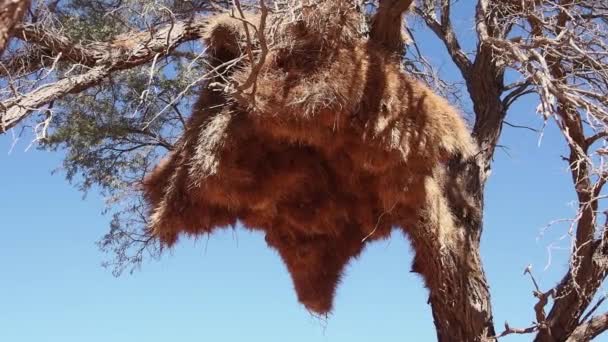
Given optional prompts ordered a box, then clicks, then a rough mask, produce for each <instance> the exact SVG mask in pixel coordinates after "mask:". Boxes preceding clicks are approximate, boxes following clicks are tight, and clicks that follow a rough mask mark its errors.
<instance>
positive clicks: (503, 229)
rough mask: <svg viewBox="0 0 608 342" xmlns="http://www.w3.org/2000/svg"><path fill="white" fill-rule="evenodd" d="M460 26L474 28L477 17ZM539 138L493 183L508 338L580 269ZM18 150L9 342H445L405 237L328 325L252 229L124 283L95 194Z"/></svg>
mask: <svg viewBox="0 0 608 342" xmlns="http://www.w3.org/2000/svg"><path fill="white" fill-rule="evenodd" d="M454 22H455V25H457V26H458V27H459V28H460V29H461V32H465V34H466V30H470V29H469V27H471V26H470V23H469V22H468V21H467V20H461V21H459V20H454ZM423 38H425V43H424V44H425V45H426V47H425V48H426V50H425V51H426V52H427V54H428V55H430V56H431V59H432V60H433V61H434V62H435V64H436V65H441V66H442V68H443V73H444V75H447V76H448V77H456V76H455V73H454V71H453V69H452V67H451V62H449V60H448V59H447V58H446V57H445V56H444V55H442V52H441V51H442V50H441V46H440V45H439V44H438V43H437V41H436V40H433V38H432V37H431V36H428V37H427V36H423ZM427 38H428V41H426V39H427ZM467 43H468V45H471V44H474V42H467ZM535 107H536V103H535V102H534V99H533V98H528V99H525V100H524V101H521V102H520V103H518V104H517V105H516V106H515V107H514V108H513V109H512V110H511V112H510V115H509V119H508V120H509V121H510V122H512V123H515V124H526V125H530V126H533V127H536V128H539V127H541V124H542V122H541V121H540V120H539V119H538V118H537V116H536V115H535V110H534V109H535ZM538 141H539V136H538V134H535V133H532V132H529V131H526V130H521V129H513V128H509V127H505V130H504V134H503V137H502V139H501V142H500V143H501V145H503V146H505V148H504V149H502V148H501V149H499V150H498V151H497V153H496V161H495V163H494V170H493V173H492V175H491V177H490V180H489V182H488V185H487V192H486V210H485V232H484V235H483V239H482V258H483V262H484V266H485V269H486V272H487V276H488V280H489V283H490V287H491V293H492V303H493V307H494V318H495V323H496V325H497V328H498V330H500V329H501V328H502V325H503V323H504V322H505V321H508V322H509V323H510V324H511V325H512V326H516V327H527V326H528V325H530V323H531V322H532V321H533V320H534V312H533V308H532V306H533V305H534V303H535V300H534V297H533V296H532V289H533V286H532V283H531V281H530V280H529V278H527V277H524V276H523V275H522V273H523V270H524V268H525V267H526V266H527V265H528V264H532V265H533V270H534V274H535V276H536V277H537V280H538V281H539V283H540V285H541V287H543V289H548V288H549V287H551V286H553V285H554V283H555V282H556V281H557V280H558V279H560V278H561V276H562V275H563V273H564V271H565V270H566V266H567V264H566V256H567V253H566V251H565V250H564V249H566V248H567V247H568V243H569V241H568V240H567V239H560V238H561V237H562V236H563V235H564V234H565V233H566V230H567V227H564V226H563V225H555V226H553V227H552V228H550V229H548V230H543V227H545V226H546V225H547V224H548V223H549V222H551V221H552V220H555V219H561V218H568V217H571V216H572V214H573V213H574V209H573V207H572V200H573V193H572V191H571V184H570V178H569V175H568V173H567V171H566V164H565V163H564V162H562V161H561V159H560V155H561V154H563V152H564V143H563V140H562V139H561V137H560V136H559V132H557V130H556V129H555V127H554V125H552V124H549V125H548V126H547V128H546V129H545V132H544V136H543V139H542V143H541V144H540V146H539V144H538ZM12 143H13V139H12V137H11V135H10V134H9V135H2V136H0V165H1V167H0V189H2V190H1V191H2V193H1V195H0V217H1V220H0V233H1V234H2V237H1V238H0V272H1V276H0V341H25V342H29V341H32V342H34V341H36V342H38V341H57V342H59V341H61V342H71V341H83V340H85V341H91V342H94V341H104V342H105V341H119V342H120V341H148V342H154V341H163V342H164V341H167V340H177V341H202V340H208V341H242V340H243V339H247V340H249V341H264V342H274V341H276V342H279V341H281V342H282V341H294V342H297V341H332V342H333V341H349V342H358V341H365V342H368V341H385V342H390V341H400V342H402V341H433V340H435V332H434V327H433V323H432V317H431V313H430V310H429V308H428V306H427V304H426V301H427V291H426V290H425V289H424V288H423V285H422V281H421V279H420V278H419V276H417V275H415V274H412V273H410V272H409V269H410V263H411V261H412V256H411V253H410V247H409V245H408V243H407V241H406V239H405V238H404V237H403V236H401V235H400V234H398V233H395V234H394V235H393V237H392V239H390V240H387V241H383V242H376V243H374V244H372V245H370V246H369V247H368V249H367V250H366V251H365V252H364V253H363V255H362V256H361V257H360V258H359V259H357V260H355V261H353V262H352V263H351V265H350V266H349V268H348V270H347V272H346V275H345V277H344V279H343V281H342V284H341V286H340V287H339V289H338V293H337V298H336V302H335V309H334V312H333V313H332V315H330V316H329V317H328V318H327V319H320V318H318V317H313V316H311V315H310V314H309V313H308V312H307V311H306V310H305V309H304V308H303V307H302V306H301V305H300V304H298V303H297V300H296V297H295V293H294V291H293V289H292V284H291V280H290V279H289V276H288V274H287V271H286V269H285V267H284V265H283V264H282V262H281V260H280V258H279V257H278V255H277V253H276V252H274V251H272V250H269V249H268V248H267V247H266V244H265V242H264V239H263V236H261V235H260V234H256V233H251V232H247V231H245V230H243V229H238V230H236V231H230V230H227V231H223V232H220V233H217V234H215V235H213V236H212V237H211V238H210V239H209V241H207V240H206V239H201V240H198V241H188V240H182V241H181V242H180V244H179V245H178V246H177V247H176V248H175V249H174V250H173V251H171V252H170V253H168V254H166V255H165V256H164V257H163V258H162V259H161V260H160V261H158V262H157V261H151V262H148V263H146V264H144V266H143V268H142V269H141V270H140V271H137V272H135V273H134V274H133V275H128V274H126V275H123V276H122V277H119V278H114V277H113V276H112V275H111V273H110V271H109V270H106V269H103V268H102V267H101V266H100V264H101V262H102V261H103V260H104V259H105V258H107V257H108V256H106V255H103V254H101V253H100V252H99V251H98V250H97V248H96V246H95V244H94V243H95V242H96V241H97V240H98V239H99V238H100V237H101V236H102V235H103V234H104V232H105V231H106V229H107V227H108V221H109V217H105V216H102V215H101V211H102V209H103V206H104V203H103V199H102V198H100V197H99V195H98V194H96V193H94V192H93V193H90V194H89V195H88V196H87V197H86V198H83V196H82V193H79V192H78V191H77V190H75V189H74V188H73V187H71V186H70V185H69V184H68V183H67V182H66V181H65V180H64V179H63V177H62V175H61V173H59V174H55V175H51V170H53V169H55V168H57V167H59V166H60V165H61V158H62V153H61V152H59V153H48V152H41V151H37V150H35V149H30V150H29V151H25V149H26V147H27V145H28V144H29V141H18V142H17V144H16V146H15V148H14V149H12V152H10V153H9V151H11V145H12ZM543 231H544V234H541V232H543ZM549 260H551V262H550V263H548V261H549ZM530 339H531V336H529V335H528V336H513V337H508V338H505V339H504V340H505V341H529V340H530ZM598 340H599V341H608V338H607V337H603V338H599V339H598Z"/></svg>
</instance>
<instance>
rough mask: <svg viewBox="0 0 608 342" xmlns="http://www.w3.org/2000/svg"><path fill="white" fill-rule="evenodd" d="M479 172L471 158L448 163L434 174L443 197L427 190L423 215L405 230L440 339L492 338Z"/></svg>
mask: <svg viewBox="0 0 608 342" xmlns="http://www.w3.org/2000/svg"><path fill="white" fill-rule="evenodd" d="M481 170H482V168H481V166H480V165H479V164H478V162H477V161H475V160H473V159H472V160H468V161H461V160H453V161H451V162H450V163H449V165H448V168H447V170H446V171H445V173H444V174H443V175H441V176H440V177H438V179H440V182H441V183H443V184H437V185H438V188H439V189H441V191H440V193H443V195H438V196H437V193H435V194H429V197H430V198H432V199H431V200H430V201H429V202H428V203H427V207H428V208H427V210H426V214H425V215H424V216H425V217H424V218H423V219H422V220H421V222H420V223H419V225H418V226H417V227H416V228H415V229H413V230H412V231H410V236H411V239H412V244H413V246H414V249H415V250H416V257H415V260H414V265H413V271H414V272H417V273H421V274H422V275H423V277H424V278H425V282H426V286H427V287H428V288H429V290H430V296H429V302H430V304H431V307H432V310H433V318H434V321H435V327H436V329H437V338H438V341H441V342H444V341H494V340H495V338H494V336H495V335H496V334H495V331H494V324H493V318H492V308H491V303H490V293H489V288H488V284H487V281H486V277H485V274H484V271H483V267H482V264H481V258H480V255H479V243H480V237H481V231H482V215H481V214H482V206H483V177H482V171H481ZM436 178H437V177H436ZM430 187H431V188H432V187H433V185H432V184H431V186H430ZM428 188H429V186H428V185H427V189H428ZM427 191H428V190H427Z"/></svg>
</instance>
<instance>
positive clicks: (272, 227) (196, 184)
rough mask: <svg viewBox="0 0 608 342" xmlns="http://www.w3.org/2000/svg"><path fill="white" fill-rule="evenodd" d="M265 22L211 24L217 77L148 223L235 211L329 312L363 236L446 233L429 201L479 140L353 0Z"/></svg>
mask: <svg viewBox="0 0 608 342" xmlns="http://www.w3.org/2000/svg"><path fill="white" fill-rule="evenodd" d="M294 13H295V14H294ZM379 14H380V13H379ZM379 14H378V15H379ZM236 16H237V17H238V15H236ZM391 17H394V14H392V15H391ZM262 19H263V21H264V23H261V19H260V16H259V15H249V16H246V21H247V23H245V22H244V20H242V18H234V17H233V15H228V14H227V15H223V16H218V17H216V18H214V19H213V20H212V21H211V23H210V25H209V29H208V31H207V32H206V33H205V44H206V46H207V58H208V61H209V63H210V64H212V65H213V66H214V67H215V68H216V71H217V72H218V73H221V75H218V76H217V77H216V78H215V79H213V80H211V81H210V82H208V83H207V84H206V85H205V86H204V89H203V90H202V91H201V95H200V98H199V101H198V103H197V104H196V105H195V109H194V112H193V114H192V116H191V118H190V121H189V122H188V124H187V128H186V130H185V132H184V134H183V136H182V137H181V139H180V140H179V142H178V144H177V145H176V148H175V149H174V150H173V151H172V152H171V153H170V154H169V155H168V156H167V157H166V158H165V159H164V160H163V161H162V162H161V163H160V164H159V165H158V166H157V167H156V169H155V170H154V171H153V172H152V173H151V174H149V175H148V176H147V178H146V179H145V182H144V188H145V195H146V199H147V201H148V204H149V206H150V208H151V220H150V221H151V223H150V226H149V229H150V233H151V234H153V235H154V236H156V237H157V238H158V239H159V240H160V241H161V242H162V244H164V245H166V246H172V245H173V244H174V243H175V242H176V241H177V240H178V238H179V237H180V236H181V235H194V236H198V235H201V234H208V233H211V232H213V231H214V230H215V229H219V228H222V227H228V226H234V225H236V224H237V222H241V223H242V224H243V225H244V226H245V227H247V228H248V229H252V230H256V231H261V232H263V233H264V234H265V237H266V241H267V243H268V245H269V246H271V247H273V248H275V249H276V250H277V251H278V252H279V254H280V256H281V257H282V259H283V261H284V262H285V264H286V266H287V268H288V270H289V272H290V273H291V276H292V279H293V282H294V286H295V289H296V292H297V295H298V299H299V300H300V302H301V303H303V304H304V305H305V306H306V307H307V308H309V309H310V310H313V311H315V312H318V313H326V312H328V311H330V310H331V307H332V299H333V296H334V292H335V288H336V285H337V283H338V282H339V278H340V276H341V273H342V272H343V269H344V267H345V265H346V264H347V263H348V261H349V260H350V259H351V258H353V257H355V256H357V255H358V254H360V253H361V251H362V250H363V248H364V246H365V244H366V243H368V242H370V241H373V240H377V239H382V238H386V237H387V236H388V235H389V234H390V232H391V230H392V229H393V228H394V227H400V228H403V229H404V230H405V231H406V232H411V231H412V230H416V229H426V230H425V232H426V233H424V234H427V235H429V238H432V239H439V240H440V239H449V235H450V233H451V232H450V220H449V217H450V215H451V213H450V210H451V209H450V208H449V207H448V206H447V205H445V204H440V205H436V204H433V205H430V203H435V202H437V201H438V200H439V201H440V202H441V198H443V196H444V195H443V190H442V189H443V188H442V180H441V178H442V174H443V170H444V169H445V165H446V163H447V162H448V161H449V160H452V159H454V158H457V159H460V158H469V157H471V156H472V155H473V154H474V152H475V148H474V144H473V143H472V141H471V137H470V133H469V132H468V130H467V128H466V125H465V123H464V121H463V120H462V119H461V117H460V116H459V114H458V113H457V111H455V110H454V109H453V108H452V107H450V105H449V104H448V103H447V102H446V101H445V100H444V99H443V98H441V97H439V96H437V95H435V94H434V93H433V92H432V91H431V90H430V89H429V88H428V87H426V86H425V85H424V84H422V83H420V82H419V81H417V80H415V79H413V78H411V77H409V76H408V75H406V74H404V72H403V71H402V69H401V67H400V60H399V55H398V54H396V53H395V50H394V44H392V45H391V44H385V43H387V42H389V43H390V42H394V41H395V37H394V35H393V36H391V35H390V34H388V35H387V33H386V32H384V33H382V34H381V35H380V36H387V37H388V40H387V39H377V40H374V39H371V38H370V36H369V34H367V33H366V32H365V30H364V24H365V19H364V18H363V17H362V15H361V14H360V12H359V11H358V10H357V9H355V8H353V5H352V3H351V2H350V1H326V2H321V5H318V7H317V8H314V9H312V8H310V7H307V6H303V7H300V8H299V10H296V11H295V12H294V11H292V12H289V11H288V12H285V13H276V14H270V15H269V16H268V17H263V18H262ZM398 20H399V21H400V20H401V15H399V16H398ZM245 26H248V27H249V29H248V30H245V29H244V28H245ZM397 34H399V30H397ZM262 35H263V36H262ZM256 37H257V38H256ZM260 38H261V39H263V40H264V41H260ZM398 41H401V40H398ZM252 47H253V48H252ZM256 48H257V49H258V50H263V52H262V53H260V52H256ZM248 50H249V52H251V54H250V56H247V53H246V52H245V51H248ZM262 55H263V56H262ZM251 56H253V57H254V58H251ZM252 70H253V71H254V72H255V75H254V78H255V80H254V81H253V85H251V86H250V87H249V88H248V89H245V90H242V89H241V90H239V85H243V84H246V83H247V82H249V83H252ZM442 203H443V202H442ZM423 221H424V222H425V225H427V226H428V225H429V224H430V225H431V226H432V227H431V228H428V227H425V228H422V227H421V226H420V224H419V223H420V222H423ZM415 249H416V246H415Z"/></svg>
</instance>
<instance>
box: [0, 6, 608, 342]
mask: <svg viewBox="0 0 608 342" xmlns="http://www.w3.org/2000/svg"><path fill="white" fill-rule="evenodd" d="M410 2H411V1H405V0H404V1H399V0H392V1H391V0H384V1H380V2H379V4H378V3H377V2H374V1H365V2H360V8H361V11H363V12H365V13H367V14H368V15H369V16H373V15H374V14H375V13H377V14H378V15H377V16H376V17H374V20H371V24H370V25H371V29H370V37H371V38H370V39H382V38H381V37H380V38H379V37H378V35H377V34H376V32H378V31H375V29H376V28H378V27H381V26H387V27H390V28H394V29H395V30H397V31H398V30H399V28H400V26H401V18H400V16H397V17H394V16H391V15H388V16H383V15H381V14H382V11H383V10H385V11H386V12H384V13H389V14H390V13H393V12H392V11H397V12H399V11H400V10H401V9H404V8H407V7H408V6H409V4H410ZM8 3H9V4H10V3H12V2H10V1H9V2H8ZM256 3H257V2H254V3H253V4H252V5H251V6H253V7H257V6H256ZM283 3H285V2H281V1H277V6H279V5H281V4H283ZM298 3H299V2H297V1H296V2H293V3H292V4H298ZM260 4H264V3H263V2H260ZM2 5H3V3H2V2H0V10H1V9H2V8H3V7H2ZM315 5H316V3H314V2H313V3H312V6H315ZM241 6H242V7H248V6H246V4H240V3H239V1H234V2H228V1H204V0H200V1H180V0H174V1H171V0H166V1H154V2H152V1H144V0H134V1H129V2H128V4H126V5H125V4H122V3H120V2H119V3H113V2H111V1H103V0H96V1H80V0H66V1H54V2H50V3H49V4H44V3H41V2H39V3H36V4H33V5H32V8H31V11H30V14H29V15H28V17H27V18H26V22H25V23H23V24H21V25H18V26H16V27H15V28H14V29H13V31H12V32H13V34H12V35H13V36H14V37H15V38H18V39H19V40H20V42H19V43H18V44H15V46H14V47H11V48H10V49H8V50H7V51H6V52H5V57H4V59H3V60H2V66H3V68H1V69H0V76H1V77H2V82H3V86H4V88H3V89H2V91H1V93H0V96H2V102H1V103H2V108H3V111H2V112H1V120H0V132H6V131H7V130H10V129H16V128H18V127H26V126H27V125H28V124H33V125H34V127H33V132H34V133H35V139H36V141H37V142H38V143H39V144H40V146H41V147H42V148H49V149H58V148H65V149H67V151H68V156H67V158H66V160H65V166H66V170H67V177H68V179H69V180H74V181H76V182H77V184H78V185H79V186H80V187H81V188H82V189H83V190H86V189H88V188H90V187H91V186H94V185H95V186H99V187H100V188H101V189H102V191H103V192H104V193H105V194H106V195H108V197H109V198H111V199H112V203H113V204H114V205H113V207H112V209H111V211H112V215H113V220H112V224H111V227H110V231H109V232H108V234H107V235H106V236H105V237H104V238H103V239H102V241H100V246H101V248H102V249H105V250H108V251H110V252H113V253H114V255H115V259H114V261H113V265H114V266H115V267H116V268H115V270H116V271H117V272H120V271H122V270H124V269H125V268H128V267H130V266H131V265H134V264H137V263H139V262H141V260H142V258H143V257H144V256H146V255H150V256H152V257H155V256H158V255H160V253H161V252H162V248H161V246H160V245H159V241H158V240H157V239H155V238H154V237H153V236H150V235H149V234H147V232H146V230H145V228H144V227H145V225H146V220H147V212H146V208H145V205H144V203H143V202H142V199H141V193H140V191H139V189H138V188H137V184H139V182H141V180H142V179H143V176H144V175H145V174H146V173H148V172H149V171H150V170H151V168H152V166H153V165H154V164H155V163H156V162H157V161H158V158H159V157H160V156H161V155H162V154H164V152H166V151H169V150H172V149H173V148H174V143H175V141H176V139H177V137H178V136H179V135H180V133H181V131H182V130H183V128H184V125H185V123H186V115H184V113H186V112H187V111H188V108H189V106H190V104H191V101H192V98H193V96H194V95H195V93H196V88H197V87H196V86H197V85H199V84H201V83H204V82H205V81H206V80H208V79H210V78H211V76H210V75H212V73H211V71H212V70H213V67H210V66H209V65H208V63H209V62H208V61H206V60H205V58H202V57H203V55H201V54H200V50H201V46H200V44H198V43H196V41H197V40H198V39H199V38H201V37H202V36H203V34H204V31H205V27H206V26H207V25H208V24H209V21H210V20H211V18H213V16H214V15H215V14H216V13H219V12H222V11H225V10H227V9H232V11H235V13H239V10H238V9H239V8H240V7H241ZM235 7H236V10H235ZM270 8H272V6H271V7H270ZM277 8H278V7H277ZM4 13H11V14H12V13H18V12H4ZM132 13H137V14H138V15H137V16H133V15H132ZM472 15H473V16H474V17H475V32H476V43H477V44H476V47H475V48H474V50H473V51H471V52H468V51H465V50H464V49H463V47H462V44H461V41H460V40H459V39H460V37H459V35H458V34H457V32H455V29H454V27H453V25H452V22H451V16H452V3H451V2H450V1H448V0H437V1H433V0H421V1H419V2H417V3H416V6H415V7H414V9H413V12H412V13H411V16H412V19H413V21H414V22H415V21H421V22H423V23H424V25H425V26H426V28H428V29H429V30H430V31H432V32H433V33H434V34H435V35H436V36H437V37H438V38H439V39H440V40H441V41H442V42H443V43H444V46H445V48H446V50H447V52H448V54H449V55H450V57H451V58H452V60H453V62H454V64H455V65H456V67H457V69H458V70H459V71H460V74H461V76H462V80H463V81H464V88H465V89H466V91H467V93H468V96H469V97H470V100H471V103H472V105H473V112H474V122H473V127H472V137H473V139H474V140H475V142H476V144H477V145H478V147H479V151H480V152H479V154H478V155H477V157H476V158H474V159H473V160H469V161H467V162H463V163H455V164H453V165H451V166H450V167H449V168H448V172H449V178H450V179H455V180H459V182H458V183H459V184H460V186H459V187H458V188H457V191H453V192H450V193H449V194H448V200H449V201H459V200H462V199H463V198H466V199H470V200H472V201H473V206H474V207H475V208H476V209H477V210H478V211H479V213H480V214H479V215H470V213H467V212H458V211H456V212H454V214H455V215H456V218H455V222H456V223H457V225H458V227H457V228H458V229H459V231H460V232H461V236H462V239H460V240H459V241H458V243H457V244H456V245H455V246H453V250H450V251H448V252H446V251H445V250H440V249H439V248H434V247H436V246H430V247H429V249H428V251H429V254H428V256H427V257H429V258H432V259H433V260H435V262H436V266H435V268H433V269H429V270H426V271H425V270H422V273H424V272H434V274H436V275H437V276H436V277H434V279H435V281H434V282H427V286H428V287H429V290H430V304H431V306H432V310H433V316H434V319H435V325H436V328H437V334H438V339H439V340H441V341H449V340H459V341H476V340H480V341H487V340H495V339H496V338H497V335H498V336H500V337H502V336H505V335H508V334H513V333H534V334H536V335H535V336H536V337H535V340H537V341H567V340H568V341H579V340H583V341H584V340H590V339H592V338H594V337H596V336H597V335H599V334H600V333H602V332H603V331H605V330H606V329H608V319H607V317H608V316H607V315H608V314H606V313H598V309H599V307H600V305H601V304H602V303H603V301H604V298H600V299H599V300H597V301H596V302H594V297H595V295H596V294H597V291H598V289H599V287H600V286H601V284H602V283H603V281H604V279H605V277H606V274H607V273H606V272H607V270H608V262H607V259H606V253H607V250H606V245H605V244H606V242H607V240H608V236H607V235H606V231H605V225H606V222H605V221H604V220H603V218H602V216H601V213H603V212H604V208H603V199H604V196H605V193H604V191H603V187H604V185H605V183H606V180H607V176H608V175H607V171H606V169H605V162H604V157H605V155H606V150H605V147H604V144H605V139H606V136H607V131H606V127H607V126H606V118H607V116H606V115H607V114H608V108H607V105H608V97H607V96H606V94H607V93H608V89H607V88H608V74H607V70H608V60H607V58H608V57H607V56H608V53H607V52H608V51H607V45H606V44H607V43H608V39H607V38H608V37H607V36H606V35H607V32H608V27H607V24H608V2H606V1H604V0H581V1H569V0H550V1H549V0H547V1H541V0H535V1H514V0H503V1H494V2H490V1H487V0H478V2H477V6H476V9H475V13H473V14H472ZM10 17H11V18H18V16H12V15H11V16H10ZM1 18H3V17H0V19H1ZM6 27H9V26H6ZM410 36H411V38H412V41H411V43H410V44H409V46H408V48H407V52H406V53H405V54H404V58H403V65H404V67H405V68H406V69H407V70H408V71H409V72H410V73H412V74H413V75H416V76H418V77H420V78H422V79H423V80H425V81H426V82H428V83H429V84H431V85H433V86H434V87H435V88H437V90H438V91H439V92H440V93H442V94H444V95H446V96H449V95H453V94H454V93H453V92H451V91H452V90H453V88H452V87H450V86H449V84H447V83H446V82H444V81H442V80H440V79H438V78H437V77H436V74H435V73H434V72H433V70H432V67H431V66H430V65H429V64H428V62H427V61H426V59H424V57H423V55H422V53H421V52H420V50H419V48H418V45H417V43H416V35H415V32H413V33H411V34H410ZM192 70H197V71H199V72H192ZM201 70H203V71H201ZM513 79H515V81H513ZM528 94H535V95H536V96H537V98H538V100H539V106H538V112H539V114H540V115H541V116H542V117H543V118H544V120H546V121H547V122H549V121H552V122H555V124H556V125H557V127H559V129H560V130H561V132H562V133H563V137H564V141H565V143H566V145H567V147H568V149H569V155H568V156H567V157H565V158H564V160H565V161H566V162H567V165H568V167H569V169H570V172H571V177H572V184H573V189H574V191H575V193H576V196H577V201H578V212H577V214H576V216H575V217H574V218H573V219H572V222H571V235H572V249H571V255H570V264H569V269H568V271H567V272H566V274H565V275H564V277H563V279H562V280H561V281H560V282H559V283H558V284H557V285H555V286H554V287H553V288H551V289H540V288H539V287H537V288H536V291H535V296H536V297H537V298H538V303H537V305H535V307H534V310H535V312H536V322H535V323H534V324H533V325H532V326H530V327H526V328H523V329H516V328H511V327H509V326H506V327H505V330H504V331H503V332H502V333H497V332H496V331H495V329H494V324H493V320H492V310H491V304H490V293H489V289H488V287H487V284H486V281H485V276H484V271H483V267H482V264H481V260H480V257H479V241H480V237H481V234H482V213H483V195H484V185H485V183H486V180H487V178H488V176H489V174H490V171H491V169H492V160H493V156H494V153H495V150H496V147H497V144H498V139H499V138H500V134H501V129H502V127H503V124H508V123H507V122H506V121H505V119H506V117H507V114H508V111H509V108H510V107H511V106H512V105H513V103H515V102H516V101H517V100H518V99H520V98H521V97H522V96H525V95H528ZM416 239H423V237H416V236H414V237H413V240H414V243H417V242H416ZM419 242H420V241H419ZM446 283H449V284H450V285H451V288H452V291H449V292H447V291H442V285H443V284H446ZM453 303H457V304H455V305H454V304H453ZM545 310H547V312H545Z"/></svg>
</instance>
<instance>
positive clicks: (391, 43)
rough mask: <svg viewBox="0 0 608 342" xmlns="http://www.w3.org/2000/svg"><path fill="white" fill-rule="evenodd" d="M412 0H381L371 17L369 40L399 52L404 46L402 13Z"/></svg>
mask: <svg viewBox="0 0 608 342" xmlns="http://www.w3.org/2000/svg"><path fill="white" fill-rule="evenodd" d="M412 3H413V0H383V1H380V7H379V8H378V11H377V12H376V14H375V15H374V18H373V19H372V27H371V32H370V40H372V41H374V42H376V43H379V44H380V45H382V46H384V47H385V48H387V49H388V50H389V51H392V52H394V53H396V54H401V52H402V51H403V48H404V40H403V34H402V31H401V30H402V21H403V13H404V12H405V11H407V10H408V9H409V8H410V7H411V5H412Z"/></svg>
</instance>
